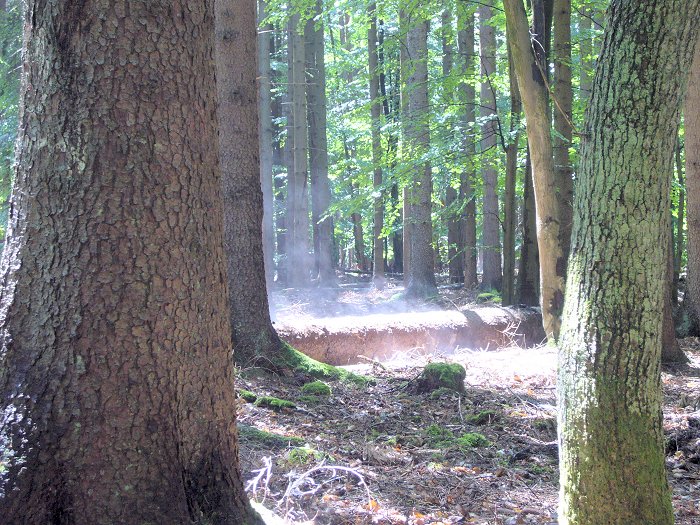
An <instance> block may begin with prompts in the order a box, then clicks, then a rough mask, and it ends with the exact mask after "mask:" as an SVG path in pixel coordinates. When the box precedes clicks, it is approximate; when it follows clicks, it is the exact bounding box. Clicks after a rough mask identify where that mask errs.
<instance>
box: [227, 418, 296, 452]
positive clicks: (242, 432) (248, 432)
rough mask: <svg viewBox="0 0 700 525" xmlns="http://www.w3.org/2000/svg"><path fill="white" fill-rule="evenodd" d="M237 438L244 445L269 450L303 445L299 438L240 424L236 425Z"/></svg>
mask: <svg viewBox="0 0 700 525" xmlns="http://www.w3.org/2000/svg"><path fill="white" fill-rule="evenodd" d="M238 438H239V439H240V440H241V441H242V442H245V443H250V444H259V445H260V446H263V447H271V448H286V447H288V446H289V445H296V446H301V445H303V444H304V440H303V439H301V438H298V437H290V436H282V435H280V434H274V433H272V432H265V431H264V430H259V429H257V428H255V427H251V426H250V425H243V424H241V423H239V424H238Z"/></svg>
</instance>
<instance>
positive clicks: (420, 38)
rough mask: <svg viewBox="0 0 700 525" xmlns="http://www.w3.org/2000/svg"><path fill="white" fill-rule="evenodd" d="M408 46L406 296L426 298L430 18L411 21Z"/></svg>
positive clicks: (433, 289)
mask: <svg viewBox="0 0 700 525" xmlns="http://www.w3.org/2000/svg"><path fill="white" fill-rule="evenodd" d="M406 44H407V49H408V54H409V61H410V63H411V68H410V74H409V76H408V80H407V84H408V86H410V87H409V88H408V90H409V92H408V118H409V121H410V127H409V131H410V134H409V136H408V142H409V152H410V155H411V158H412V159H413V161H414V170H415V178H414V180H413V184H414V186H413V189H412V191H411V199H412V201H411V215H410V217H411V230H410V231H411V235H410V237H409V242H410V245H411V252H410V253H411V263H410V265H409V268H408V275H407V277H408V279H407V281H406V295H407V296H408V297H412V298H417V299H425V298H428V297H431V296H434V295H437V286H436V284H435V270H434V268H435V260H434V252H433V225H432V217H431V212H432V194H433V181H432V168H431V167H430V163H429V162H428V161H427V160H421V159H424V158H425V156H426V155H427V153H428V150H429V149H430V133H429V131H428V127H429V126H428V119H429V115H430V111H429V106H428V21H427V20H409V29H408V36H407V43H406Z"/></svg>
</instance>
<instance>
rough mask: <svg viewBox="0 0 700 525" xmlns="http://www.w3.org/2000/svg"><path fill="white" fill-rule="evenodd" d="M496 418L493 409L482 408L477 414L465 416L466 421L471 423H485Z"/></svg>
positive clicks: (496, 415)
mask: <svg viewBox="0 0 700 525" xmlns="http://www.w3.org/2000/svg"><path fill="white" fill-rule="evenodd" d="M497 419H498V414H497V413H496V412H495V411H493V410H482V411H481V412H478V413H477V414H472V415H471V416H468V417H467V422H469V423H471V424H472V425H486V424H488V423H491V422H493V421H496V420H497Z"/></svg>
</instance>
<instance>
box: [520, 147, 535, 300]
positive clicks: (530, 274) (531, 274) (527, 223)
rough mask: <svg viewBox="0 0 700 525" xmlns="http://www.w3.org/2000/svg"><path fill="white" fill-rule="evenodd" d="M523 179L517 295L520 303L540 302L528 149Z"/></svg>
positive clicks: (530, 164) (533, 199)
mask: <svg viewBox="0 0 700 525" xmlns="http://www.w3.org/2000/svg"><path fill="white" fill-rule="evenodd" d="M526 159H527V160H526V162H525V176H524V180H523V206H522V213H521V215H522V221H523V245H522V248H521V249H520V262H519V264H518V281H517V297H518V302H519V303H520V304H524V305H527V306H537V305H539V304H540V294H539V290H540V253H539V250H538V248H537V224H536V222H537V221H536V216H537V212H536V210H535V195H534V188H533V187H532V163H531V162H530V150H529V149H528V152H527V157H526Z"/></svg>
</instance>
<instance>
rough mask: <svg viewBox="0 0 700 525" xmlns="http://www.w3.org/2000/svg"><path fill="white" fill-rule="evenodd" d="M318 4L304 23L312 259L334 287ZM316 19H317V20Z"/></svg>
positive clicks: (324, 279) (323, 280)
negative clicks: (307, 79) (309, 18)
mask: <svg viewBox="0 0 700 525" xmlns="http://www.w3.org/2000/svg"><path fill="white" fill-rule="evenodd" d="M321 12H322V5H321V1H320V0H317V1H316V11H315V16H314V18H312V19H311V20H309V21H308V22H307V23H306V28H307V31H306V33H307V56H306V61H307V69H308V72H309V79H310V81H309V82H308V83H307V85H306V89H307V100H308V107H309V111H308V118H309V160H310V168H311V217H312V220H313V235H314V258H315V266H316V268H317V270H318V280H319V284H321V285H323V286H334V285H335V284H336V277H335V270H334V268H333V221H332V218H331V216H330V214H329V213H328V208H329V206H330V203H331V187H330V181H329V180H328V138H327V134H326V131H327V129H326V128H327V114H326V61H325V58H324V56H325V45H324V36H323V33H324V31H323V24H322V23H321V21H320V18H321ZM316 18H318V19H319V20H318V21H317V20H316Z"/></svg>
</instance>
